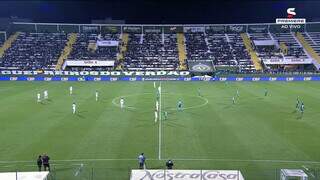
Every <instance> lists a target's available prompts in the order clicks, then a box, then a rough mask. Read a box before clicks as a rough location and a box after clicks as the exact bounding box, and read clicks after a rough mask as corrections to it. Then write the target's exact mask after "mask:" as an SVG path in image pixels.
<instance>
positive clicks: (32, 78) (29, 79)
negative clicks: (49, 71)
mask: <svg viewBox="0 0 320 180" xmlns="http://www.w3.org/2000/svg"><path fill="white" fill-rule="evenodd" d="M34 79H35V78H34V77H28V78H27V81H34Z"/></svg>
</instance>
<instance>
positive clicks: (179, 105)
mask: <svg viewBox="0 0 320 180" xmlns="http://www.w3.org/2000/svg"><path fill="white" fill-rule="evenodd" d="M182 106H183V104H182V101H181V100H179V101H178V104H177V109H178V111H182Z"/></svg>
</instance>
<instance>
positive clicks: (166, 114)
mask: <svg viewBox="0 0 320 180" xmlns="http://www.w3.org/2000/svg"><path fill="white" fill-rule="evenodd" d="M167 119H168V112H167V111H163V120H167Z"/></svg>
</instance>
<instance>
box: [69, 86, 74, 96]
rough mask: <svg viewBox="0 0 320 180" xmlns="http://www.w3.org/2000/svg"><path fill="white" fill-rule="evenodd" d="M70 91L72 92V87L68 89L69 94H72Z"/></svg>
mask: <svg viewBox="0 0 320 180" xmlns="http://www.w3.org/2000/svg"><path fill="white" fill-rule="evenodd" d="M72 91H73V88H72V86H70V88H69V92H70V94H72Z"/></svg>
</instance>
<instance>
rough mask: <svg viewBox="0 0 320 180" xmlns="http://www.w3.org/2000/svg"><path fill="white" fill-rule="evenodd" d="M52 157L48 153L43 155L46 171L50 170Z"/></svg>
mask: <svg viewBox="0 0 320 180" xmlns="http://www.w3.org/2000/svg"><path fill="white" fill-rule="evenodd" d="M49 160H50V157H49V156H48V155H47V154H44V155H43V156H42V163H43V168H44V170H45V171H46V170H47V168H48V171H50V163H49Z"/></svg>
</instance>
